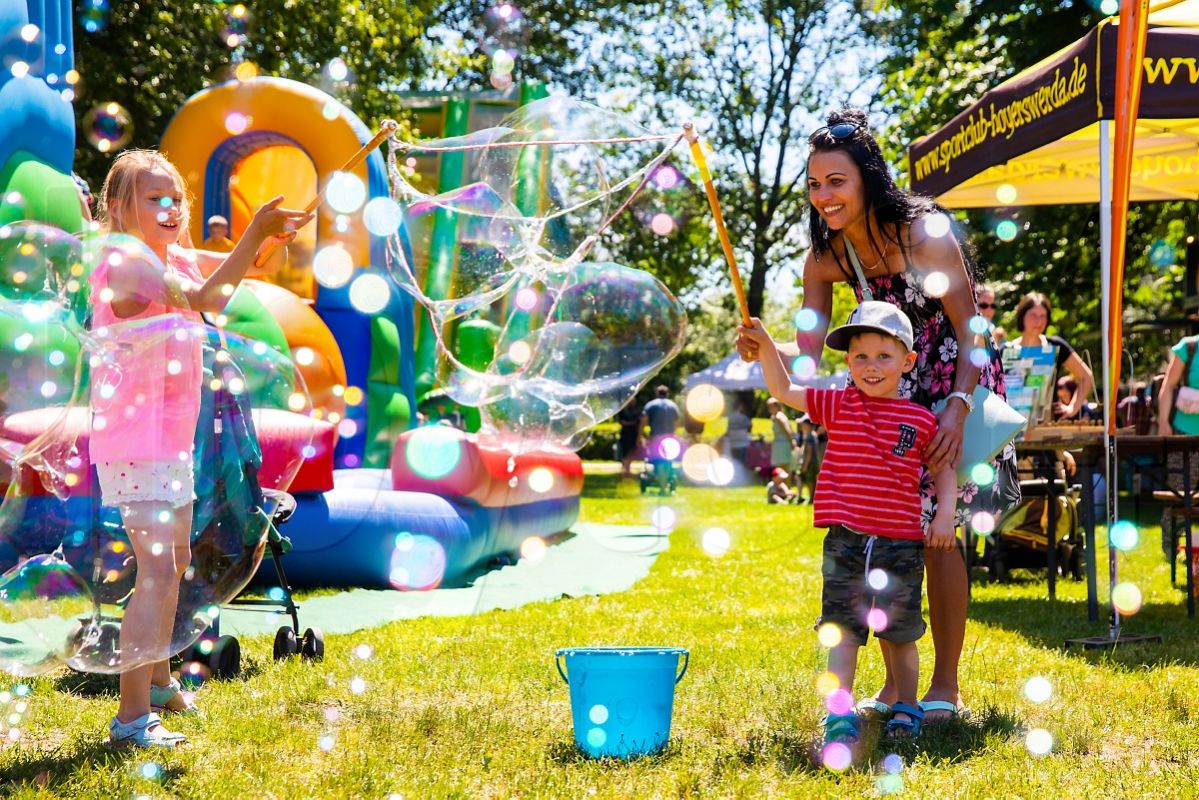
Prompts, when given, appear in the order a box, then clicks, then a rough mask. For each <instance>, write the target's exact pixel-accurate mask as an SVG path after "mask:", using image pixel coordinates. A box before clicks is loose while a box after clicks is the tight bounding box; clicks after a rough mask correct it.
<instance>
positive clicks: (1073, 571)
mask: <svg viewBox="0 0 1199 800" xmlns="http://www.w3.org/2000/svg"><path fill="white" fill-rule="evenodd" d="M1070 577H1071V578H1073V579H1074V580H1076V581H1081V580H1082V579H1083V564H1082V545H1075V546H1074V548H1073V550H1072V551H1071V553H1070Z"/></svg>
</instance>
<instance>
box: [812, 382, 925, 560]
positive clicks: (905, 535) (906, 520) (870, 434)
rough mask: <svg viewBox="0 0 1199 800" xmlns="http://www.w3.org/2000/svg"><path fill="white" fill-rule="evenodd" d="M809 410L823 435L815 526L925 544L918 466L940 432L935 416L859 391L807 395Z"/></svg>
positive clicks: (906, 402)
mask: <svg viewBox="0 0 1199 800" xmlns="http://www.w3.org/2000/svg"><path fill="white" fill-rule="evenodd" d="M807 406H808V415H809V416H810V417H811V418H812V419H813V420H815V421H816V422H818V423H820V424H821V425H823V426H824V427H825V428H827V429H828V450H827V451H826V452H825V455H824V463H823V464H821V466H820V476H819V477H818V478H817V479H816V514H815V518H816V519H815V522H816V527H818V528H827V527H831V526H833V525H845V526H847V527H850V528H853V529H854V530H857V531H861V532H862V533H869V534H874V535H877V536H886V537H888V538H891V539H923V538H924V526H923V524H922V523H921V521H920V468H921V465H922V464H923V463H924V458H923V452H924V448H925V446H926V445H927V444H928V443H929V442H930V441H931V440H932V438H933V435H934V434H936V432H937V418H936V417H935V416H933V413H932V412H931V411H929V410H928V409H927V408H924V407H923V406H920V405H917V404H916V403H913V402H912V401H911V400H904V399H900V398H889V397H870V396H868V395H866V394H863V393H862V391H861V390H860V389H858V388H857V387H856V386H850V387H848V388H846V389H809V390H808V391H807Z"/></svg>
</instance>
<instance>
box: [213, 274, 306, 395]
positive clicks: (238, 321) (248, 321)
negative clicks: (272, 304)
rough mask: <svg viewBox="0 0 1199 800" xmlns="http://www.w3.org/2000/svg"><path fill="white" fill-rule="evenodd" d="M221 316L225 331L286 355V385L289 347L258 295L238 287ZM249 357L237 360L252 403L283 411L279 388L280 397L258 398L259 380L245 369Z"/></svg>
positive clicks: (277, 324)
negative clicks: (252, 398)
mask: <svg viewBox="0 0 1199 800" xmlns="http://www.w3.org/2000/svg"><path fill="white" fill-rule="evenodd" d="M223 313H224V316H225V318H226V322H225V330H227V331H229V332H230V333H235V334H237V335H239V336H244V337H246V338H247V339H253V340H254V341H256V342H262V343H264V344H266V345H267V346H268V347H271V348H273V349H274V350H276V351H278V352H280V353H282V354H283V355H285V356H287V359H288V360H287V362H286V363H287V365H288V370H289V373H288V383H290V382H291V379H292V378H291V375H292V373H291V372H290V369H291V367H290V365H291V348H290V347H288V346H287V336H286V335H285V334H284V333H283V329H282V328H281V327H279V323H278V322H276V321H275V318H274V317H273V316H271V312H270V311H269V310H268V309H267V307H266V306H265V305H264V304H263V302H262V301H261V300H259V299H258V296H257V295H255V294H254V293H253V292H252V291H250V290H249V289H247V288H246V287H244V286H239V287H237V291H235V292H234V293H233V296H232V297H230V298H229V304H228V305H226V306H225V311H224V312H223ZM235 355H237V354H235ZM253 358H254V356H253V354H252V353H247V354H245V355H244V356H243V358H242V359H241V360H242V368H243V372H245V373H246V376H245V377H246V384H247V385H248V386H249V387H250V391H251V392H252V393H253V395H254V404H255V405H257V406H266V407H272V408H287V397H286V394H285V393H283V387H282V386H279V389H278V391H279V392H280V393H281V394H280V396H274V397H263V396H260V395H259V392H260V391H261V390H262V380H261V378H257V379H256V377H255V375H254V374H253V372H254V370H252V369H248V368H247V367H248V366H249V365H250V364H252V363H253Z"/></svg>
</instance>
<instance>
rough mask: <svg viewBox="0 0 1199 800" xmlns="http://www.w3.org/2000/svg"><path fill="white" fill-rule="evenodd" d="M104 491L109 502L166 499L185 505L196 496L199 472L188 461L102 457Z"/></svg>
mask: <svg viewBox="0 0 1199 800" xmlns="http://www.w3.org/2000/svg"><path fill="white" fill-rule="evenodd" d="M96 474H97V475H98V476H99V478H100V494H101V496H102V502H103V503H104V505H106V506H121V505H124V504H125V503H166V504H167V505H169V506H170V507H171V508H182V507H183V506H185V505H188V504H189V503H191V502H192V501H193V500H195V499H196V494H195V484H196V476H195V471H194V470H193V467H192V460H191V459H190V458H188V460H187V461H140V462H134V461H98V462H96Z"/></svg>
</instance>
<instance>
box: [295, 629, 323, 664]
mask: <svg viewBox="0 0 1199 800" xmlns="http://www.w3.org/2000/svg"><path fill="white" fill-rule="evenodd" d="M300 655H301V656H303V657H304V658H306V659H308V660H309V661H320V660H321V659H323V658H324V657H325V634H323V633H321V629H320V628H307V629H306V630H305V631H304V638H303V639H301V640H300Z"/></svg>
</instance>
